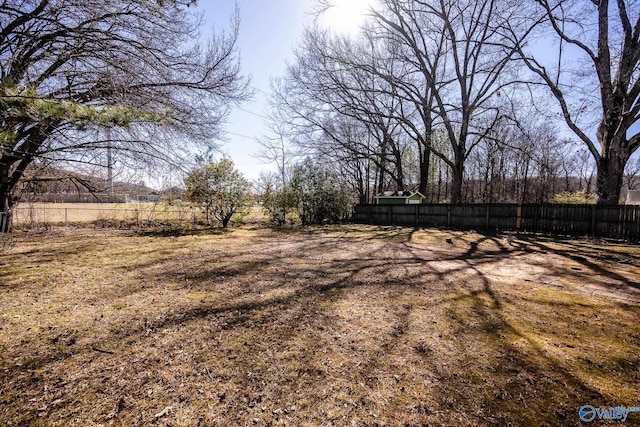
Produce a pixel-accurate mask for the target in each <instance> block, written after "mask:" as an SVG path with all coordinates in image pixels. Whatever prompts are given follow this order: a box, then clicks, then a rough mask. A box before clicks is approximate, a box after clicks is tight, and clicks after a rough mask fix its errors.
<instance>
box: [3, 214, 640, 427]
mask: <svg viewBox="0 0 640 427" xmlns="http://www.w3.org/2000/svg"><path fill="white" fill-rule="evenodd" d="M447 238H451V239H452V243H447V242H446V241H445V239H447ZM639 277H640V248H638V247H631V246H623V245H603V244H596V243H590V242H579V241H551V240H546V239H536V238H529V239H520V240H516V241H515V242H514V244H513V245H507V244H506V243H505V242H504V241H503V240H501V239H497V238H493V237H488V236H482V235H478V234H468V233H459V232H445V231H437V230H418V229H409V228H394V227H385V228H381V227H368V226H339V227H323V228H313V229H288V230H286V229H285V230H280V231H278V230H269V229H261V228H241V229H233V230H230V231H224V232H223V231H215V232H214V231H212V232H208V233H196V232H194V233H192V234H189V233H182V234H175V235H169V234H166V233H163V232H158V233H153V232H147V233H144V234H141V233H135V232H132V231H119V230H102V231H101V230H89V229H81V228H80V229H73V230H72V229H54V230H53V231H49V232H46V233H24V234H18V235H17V236H16V237H15V243H14V245H13V247H12V248H11V249H9V251H8V252H7V253H5V254H3V255H2V258H0V425H3V423H4V425H9V426H11V425H60V426H92V425H172V426H194V425H203V426H205V425H207V426H208V425H291V426H298V425H406V426H412V425H416V426H417V425H425V424H428V425H579V424H580V421H579V419H578V408H580V407H581V406H582V405H585V404H591V405H593V406H601V405H606V406H618V405H622V406H637V405H638V400H639V393H640V389H639V386H638V384H640V369H638V368H639V366H640V325H639V323H638V319H640V303H639V302H638V301H640V284H639V283H638V278H639ZM634 422H636V423H640V414H633V413H632V414H630V415H629V420H628V423H630V424H632V423H634ZM616 425H617V424H616Z"/></svg>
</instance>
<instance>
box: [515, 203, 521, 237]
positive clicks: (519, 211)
mask: <svg viewBox="0 0 640 427" xmlns="http://www.w3.org/2000/svg"><path fill="white" fill-rule="evenodd" d="M521 226H522V204H518V210H517V211H516V231H520V227H521Z"/></svg>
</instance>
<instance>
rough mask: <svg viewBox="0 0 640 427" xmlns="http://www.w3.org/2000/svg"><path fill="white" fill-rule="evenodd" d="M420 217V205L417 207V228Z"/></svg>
mask: <svg viewBox="0 0 640 427" xmlns="http://www.w3.org/2000/svg"><path fill="white" fill-rule="evenodd" d="M419 215H420V205H416V227H417V226H418V217H419Z"/></svg>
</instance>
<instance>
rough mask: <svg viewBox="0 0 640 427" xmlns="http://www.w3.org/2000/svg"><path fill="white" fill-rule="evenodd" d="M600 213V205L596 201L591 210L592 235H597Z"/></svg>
mask: <svg viewBox="0 0 640 427" xmlns="http://www.w3.org/2000/svg"><path fill="white" fill-rule="evenodd" d="M597 213H598V205H597V204H595V203H594V205H593V209H592V210H591V235H592V236H594V237H595V235H596V216H597Z"/></svg>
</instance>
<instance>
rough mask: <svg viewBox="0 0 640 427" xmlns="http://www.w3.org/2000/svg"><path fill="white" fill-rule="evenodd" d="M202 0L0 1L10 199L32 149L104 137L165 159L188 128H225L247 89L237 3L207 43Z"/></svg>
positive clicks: (3, 156) (4, 205)
mask: <svg viewBox="0 0 640 427" xmlns="http://www.w3.org/2000/svg"><path fill="white" fill-rule="evenodd" d="M194 3H195V1H193V0H172V1H159V0H158V1H154V0H131V1H121V0H100V1H98V0H21V1H9V2H6V1H5V2H1V3H0V106H1V107H2V108H1V109H0V111H1V113H2V117H1V120H2V126H1V128H0V140H1V141H2V148H1V152H0V204H1V206H0V208H1V210H2V211H5V212H9V213H10V212H11V208H12V206H13V204H14V203H15V201H16V200H15V197H14V196H13V194H12V192H13V190H14V189H15V187H16V185H17V184H18V182H19V181H20V179H21V178H22V176H23V174H24V172H25V170H26V168H27V166H28V165H29V164H31V163H32V162H33V161H34V160H36V159H44V160H47V159H48V160H56V161H59V160H66V161H73V162H85V161H87V159H90V158H91V157H92V154H91V153H94V152H95V150H96V149H103V150H106V149H107V148H109V149H112V150H114V151H120V152H121V153H122V156H125V155H126V156H128V157H129V158H130V159H132V160H133V161H139V160H142V159H154V158H155V159H159V158H162V159H168V158H172V157H173V158H175V155H176V152H177V149H178V147H179V146H182V145H185V144H186V142H185V140H186V139H188V140H192V141H196V140H197V141H209V142H210V141H211V140H212V138H214V137H216V136H218V134H219V132H220V131H221V125H222V123H223V120H224V118H225V117H226V115H227V112H228V111H229V108H230V105H232V104H233V102H236V101H239V100H242V99H244V98H246V97H247V96H248V95H249V93H248V90H247V81H246V80H245V79H243V78H242V77H241V76H240V70H239V63H238V61H237V55H236V39H237V36H238V28H239V18H238V12H236V14H235V15H234V16H233V17H232V19H231V27H230V30H229V31H228V32H221V33H218V34H214V35H212V36H211V38H210V40H208V41H207V42H206V43H204V44H202V43H198V42H197V40H198V28H199V18H198V16H197V15H194V13H193V11H192V10H191V9H190V6H192V5H193V4H194ZM194 41H196V42H194ZM107 128H109V129H112V130H111V131H110V132H109V133H107V132H106V131H105V129H107ZM179 140H182V141H181V142H180V144H177V142H178V141H179Z"/></svg>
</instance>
